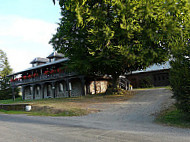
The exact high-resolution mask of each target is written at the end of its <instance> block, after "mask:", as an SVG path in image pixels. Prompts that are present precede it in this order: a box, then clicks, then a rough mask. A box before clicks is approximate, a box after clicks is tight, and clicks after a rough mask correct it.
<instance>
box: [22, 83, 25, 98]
mask: <svg viewBox="0 0 190 142" xmlns="http://www.w3.org/2000/svg"><path fill="white" fill-rule="evenodd" d="M22 100H25V86H22Z"/></svg>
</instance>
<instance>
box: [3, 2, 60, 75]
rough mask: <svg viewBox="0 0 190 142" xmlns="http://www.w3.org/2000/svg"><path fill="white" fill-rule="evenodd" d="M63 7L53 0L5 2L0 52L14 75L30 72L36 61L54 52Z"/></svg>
mask: <svg viewBox="0 0 190 142" xmlns="http://www.w3.org/2000/svg"><path fill="white" fill-rule="evenodd" d="M60 17H61V16H60V7H59V5H58V4H56V5H54V4H53V2H52V0H7V1H6V0H4V1H2V2H1V4H0V49H1V50H3V51H4V52H5V53H6V54H7V57H8V61H9V64H10V66H11V68H13V71H14V72H18V71H22V70H24V69H27V68H30V67H31V64H30V62H31V61H32V60H33V59H34V58H36V57H44V58H45V57H47V56H48V55H49V54H51V53H52V52H53V47H52V46H51V45H50V44H49V43H48V42H49V40H50V39H51V38H52V35H53V34H55V33H56V28H57V27H58V24H57V23H58V22H59V18H60Z"/></svg>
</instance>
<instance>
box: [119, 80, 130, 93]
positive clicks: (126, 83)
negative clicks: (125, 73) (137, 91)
mask: <svg viewBox="0 0 190 142" xmlns="http://www.w3.org/2000/svg"><path fill="white" fill-rule="evenodd" d="M119 87H120V88H122V89H124V90H131V88H130V81H129V80H128V79H127V78H125V77H119Z"/></svg>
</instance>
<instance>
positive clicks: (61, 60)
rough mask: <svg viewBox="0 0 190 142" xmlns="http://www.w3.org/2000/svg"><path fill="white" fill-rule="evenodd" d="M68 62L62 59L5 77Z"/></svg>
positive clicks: (66, 59)
mask: <svg viewBox="0 0 190 142" xmlns="http://www.w3.org/2000/svg"><path fill="white" fill-rule="evenodd" d="M68 60H69V58H63V59H59V60H57V61H54V62H48V63H46V64H42V65H39V66H36V67H31V68H28V69H26V70H23V71H20V72H16V73H13V74H10V75H7V77H10V76H13V75H17V74H21V73H23V72H27V71H30V70H34V69H38V68H42V67H46V66H50V65H54V64H58V63H62V62H65V61H68Z"/></svg>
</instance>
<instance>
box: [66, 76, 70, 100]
mask: <svg viewBox="0 0 190 142" xmlns="http://www.w3.org/2000/svg"><path fill="white" fill-rule="evenodd" d="M66 89H67V91H68V96H69V97H71V90H70V89H69V79H66Z"/></svg>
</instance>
